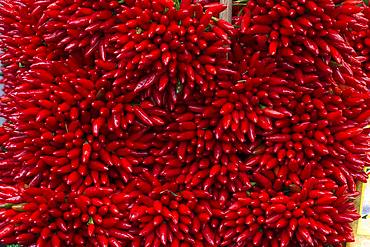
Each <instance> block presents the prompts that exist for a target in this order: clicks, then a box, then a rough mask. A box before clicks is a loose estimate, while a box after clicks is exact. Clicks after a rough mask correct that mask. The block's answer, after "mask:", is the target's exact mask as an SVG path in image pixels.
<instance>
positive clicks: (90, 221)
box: [87, 217, 94, 225]
mask: <svg viewBox="0 0 370 247" xmlns="http://www.w3.org/2000/svg"><path fill="white" fill-rule="evenodd" d="M87 225H94V220H93V218H92V217H90V218H89V221H88V222H87Z"/></svg>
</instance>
